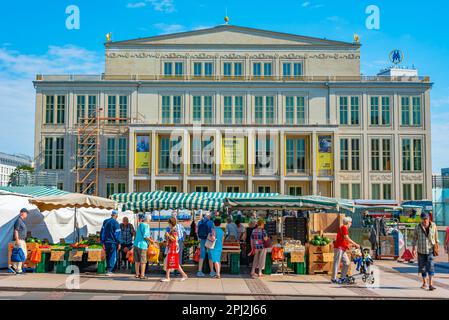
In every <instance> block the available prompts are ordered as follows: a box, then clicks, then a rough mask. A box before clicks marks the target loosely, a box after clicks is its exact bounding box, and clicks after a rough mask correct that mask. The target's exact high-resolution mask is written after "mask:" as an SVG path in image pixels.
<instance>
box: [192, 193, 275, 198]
mask: <svg viewBox="0 0 449 320" xmlns="http://www.w3.org/2000/svg"><path fill="white" fill-rule="evenodd" d="M191 195H192V196H194V197H198V196H199V197H203V198H208V199H226V198H235V199H252V198H266V197H276V196H279V193H231V192H193V193H191Z"/></svg>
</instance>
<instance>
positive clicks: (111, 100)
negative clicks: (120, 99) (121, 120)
mask: <svg viewBox="0 0 449 320" xmlns="http://www.w3.org/2000/svg"><path fill="white" fill-rule="evenodd" d="M116 113H117V97H116V96H108V118H109V119H108V122H110V123H112V122H115V120H113V119H114V118H116Z"/></svg>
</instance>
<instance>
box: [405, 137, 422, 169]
mask: <svg viewBox="0 0 449 320" xmlns="http://www.w3.org/2000/svg"><path fill="white" fill-rule="evenodd" d="M402 170H403V171H421V170H422V141H421V139H402Z"/></svg>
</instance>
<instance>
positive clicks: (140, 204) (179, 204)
mask: <svg viewBox="0 0 449 320" xmlns="http://www.w3.org/2000/svg"><path fill="white" fill-rule="evenodd" d="M222 208H223V201H222V200H217V199H205V198H200V197H178V198H176V197H174V198H155V199H147V200H142V201H134V202H127V203H125V204H124V205H123V210H133V211H134V210H137V211H141V212H147V211H152V210H163V209H188V210H199V209H202V210H209V211H214V210H221V209H222Z"/></svg>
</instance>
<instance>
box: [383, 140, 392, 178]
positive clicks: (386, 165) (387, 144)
mask: <svg viewBox="0 0 449 320" xmlns="http://www.w3.org/2000/svg"><path fill="white" fill-rule="evenodd" d="M382 170H383V171H390V170H391V140H390V139H382Z"/></svg>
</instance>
